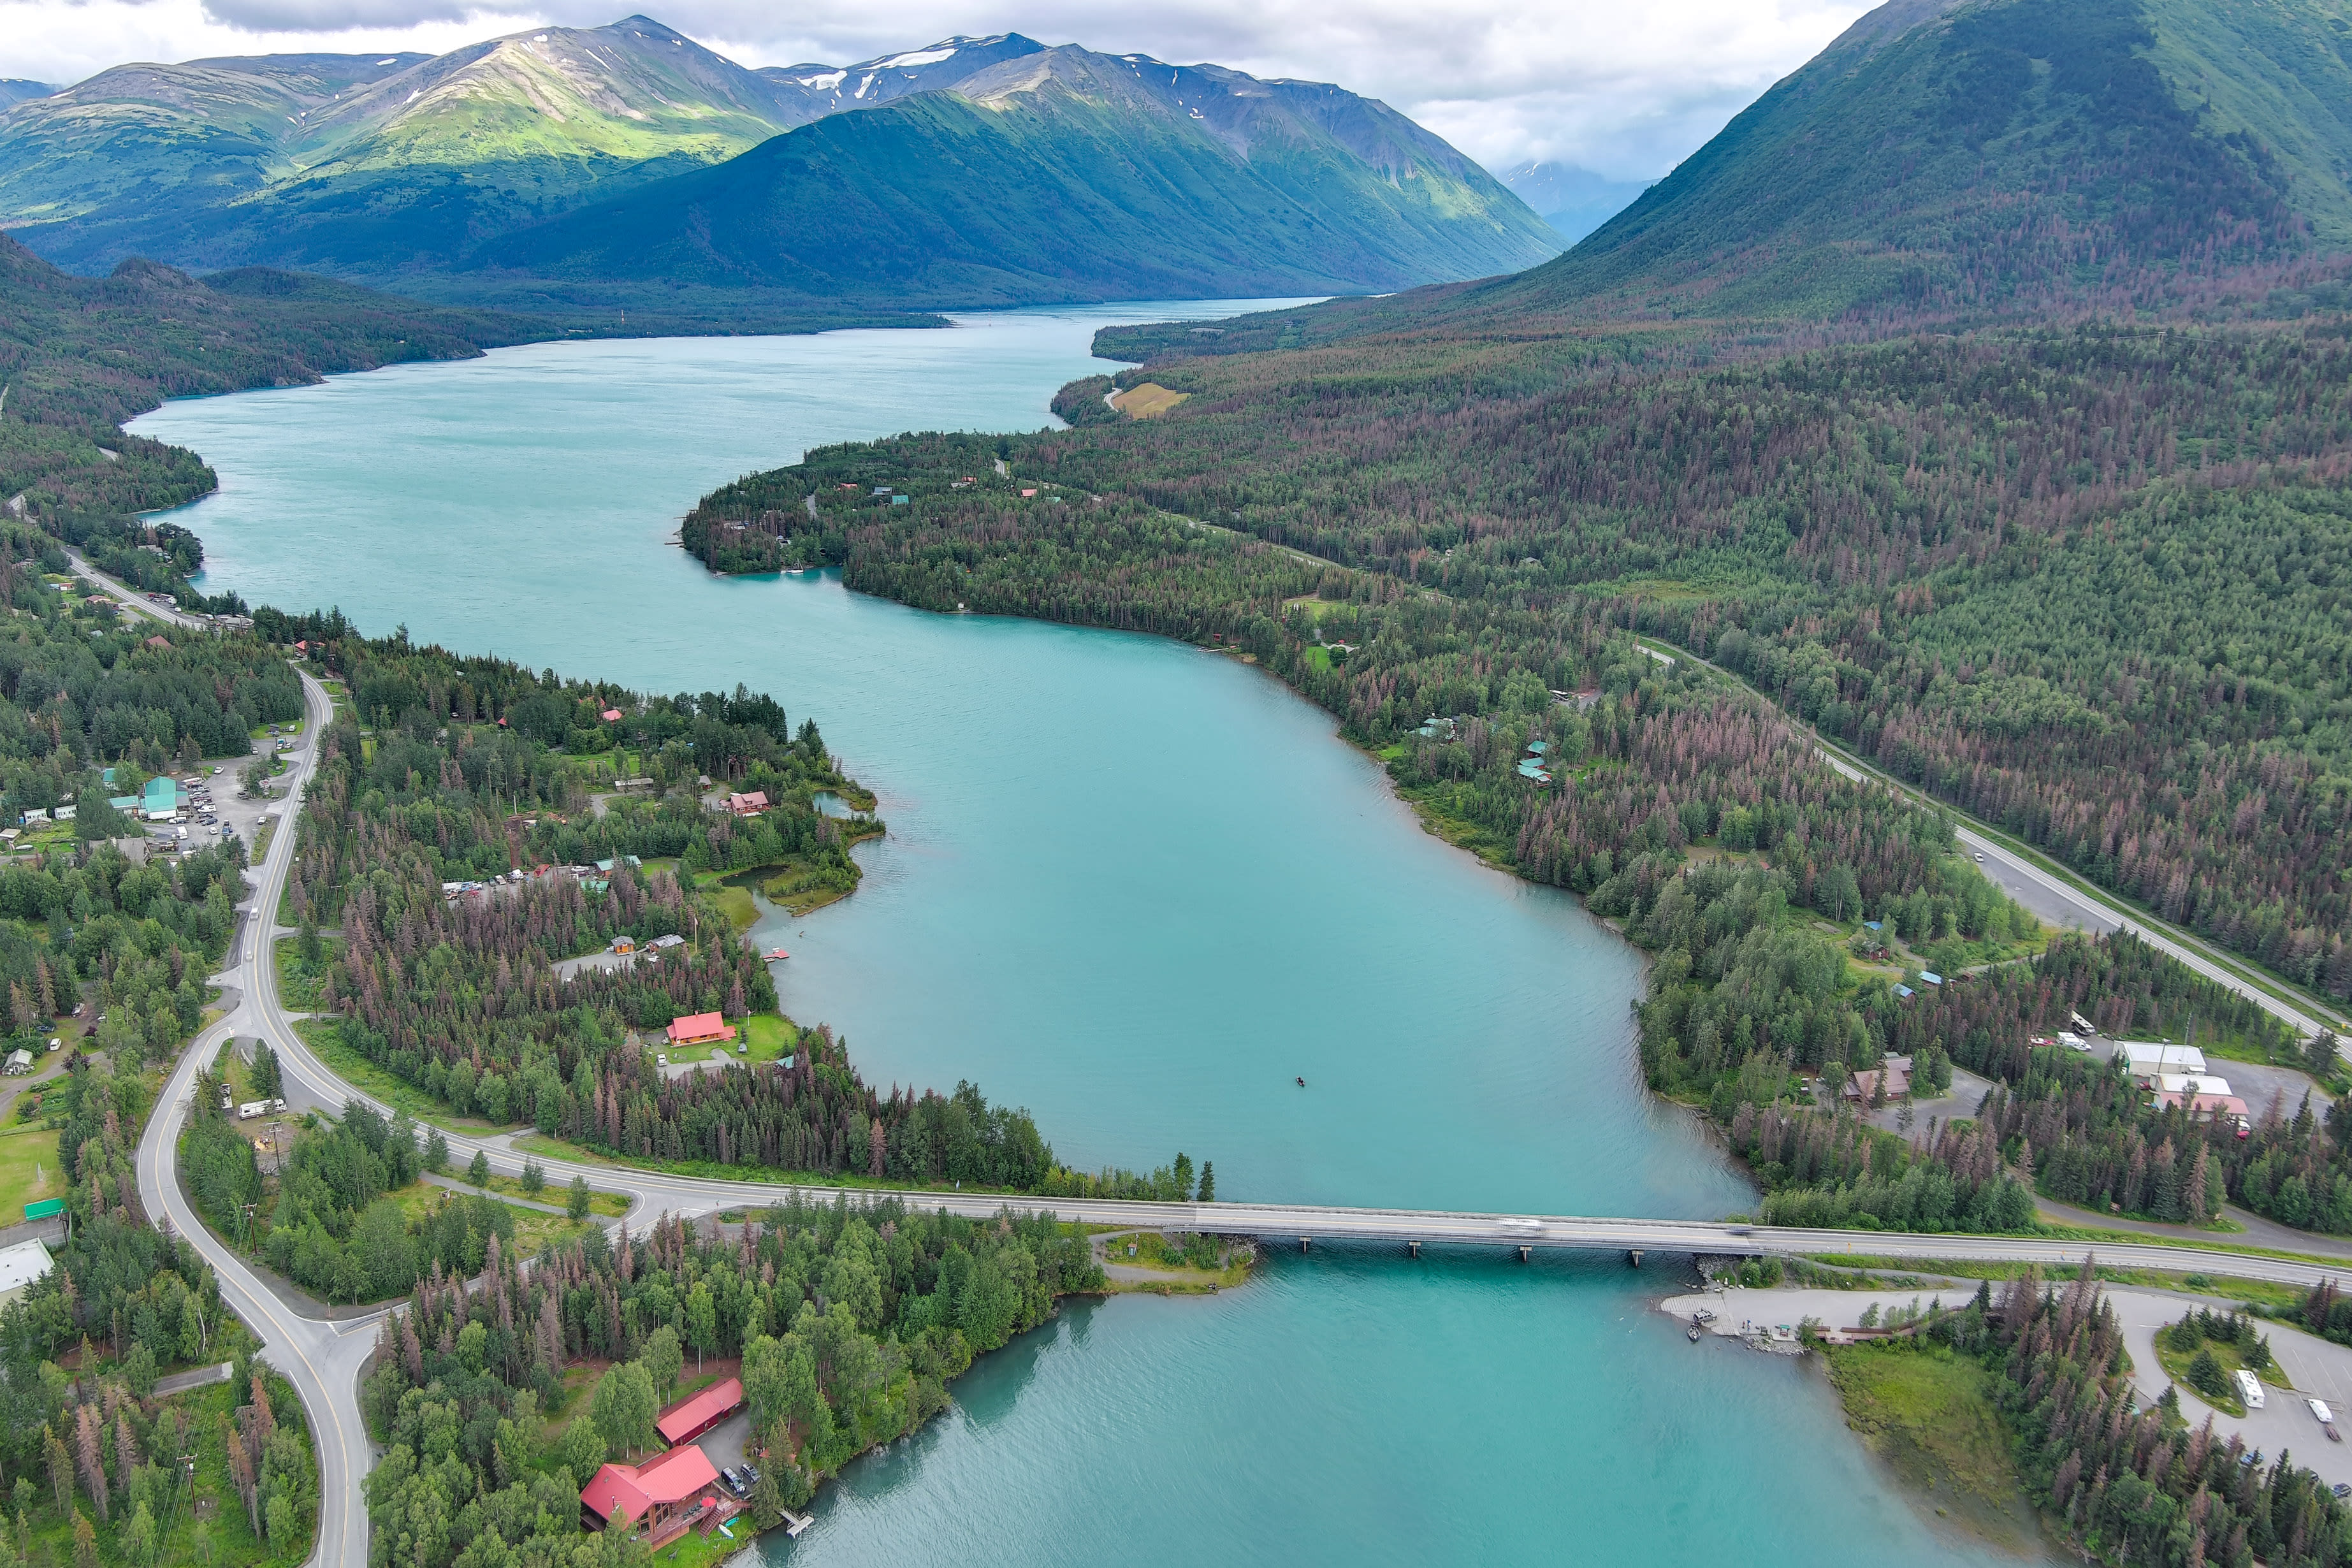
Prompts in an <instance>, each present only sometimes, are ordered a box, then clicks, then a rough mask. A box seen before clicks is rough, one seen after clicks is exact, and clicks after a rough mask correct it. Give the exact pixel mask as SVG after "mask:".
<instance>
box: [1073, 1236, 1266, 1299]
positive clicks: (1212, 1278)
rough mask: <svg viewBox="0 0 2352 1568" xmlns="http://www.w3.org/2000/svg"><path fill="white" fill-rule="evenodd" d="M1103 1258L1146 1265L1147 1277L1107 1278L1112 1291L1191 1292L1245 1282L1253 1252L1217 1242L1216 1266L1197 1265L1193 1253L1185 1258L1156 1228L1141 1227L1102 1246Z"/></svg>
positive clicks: (1126, 1265)
mask: <svg viewBox="0 0 2352 1568" xmlns="http://www.w3.org/2000/svg"><path fill="white" fill-rule="evenodd" d="M1104 1250H1105V1253H1106V1255H1107V1256H1106V1260H1107V1261H1108V1262H1110V1263H1113V1264H1116V1265H1117V1266H1118V1267H1119V1268H1144V1269H1149V1270H1150V1271H1151V1273H1152V1274H1153V1275H1154V1276H1155V1278H1153V1279H1110V1280H1108V1288H1109V1289H1111V1290H1112V1291H1114V1292H1118V1291H1145V1292H1159V1293H1162V1294H1166V1293H1170V1292H1194V1291H1215V1290H1230V1289H1234V1287H1235V1286H1237V1285H1240V1284H1243V1283H1244V1282H1245V1281H1246V1280H1247V1279H1249V1276H1250V1267H1251V1265H1252V1264H1253V1263H1254V1262H1255V1253H1254V1252H1252V1251H1251V1250H1249V1249H1248V1248H1246V1247H1228V1246H1225V1245H1223V1243H1219V1244H1218V1245H1217V1247H1216V1248H1215V1252H1216V1257H1217V1258H1218V1259H1219V1260H1220V1264H1221V1266H1220V1267H1217V1268H1202V1267H1200V1262H1199V1258H1198V1257H1197V1256H1195V1257H1193V1258H1187V1256H1186V1254H1185V1249H1184V1248H1183V1247H1181V1246H1179V1245H1178V1244H1177V1243H1176V1242H1174V1241H1171V1240H1170V1239H1169V1238H1168V1237H1165V1236H1162V1235H1160V1233H1159V1232H1157V1231H1142V1232H1139V1233H1137V1234H1134V1235H1130V1236H1128V1237H1123V1238H1121V1239H1118V1240H1113V1241H1111V1242H1109V1243H1107V1244H1106V1246H1105V1248H1104Z"/></svg>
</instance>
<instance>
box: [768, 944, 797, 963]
mask: <svg viewBox="0 0 2352 1568" xmlns="http://www.w3.org/2000/svg"><path fill="white" fill-rule="evenodd" d="M791 956H792V954H791V953H789V952H785V951H784V950H783V949H782V948H781V947H772V948H770V949H769V950H768V952H767V954H766V957H767V960H768V962H769V963H775V962H776V961H777V960H778V959H780V958H790V957H791Z"/></svg>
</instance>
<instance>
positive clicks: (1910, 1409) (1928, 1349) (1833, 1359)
mask: <svg viewBox="0 0 2352 1568" xmlns="http://www.w3.org/2000/svg"><path fill="white" fill-rule="evenodd" d="M1823 1354H1824V1355H1826V1356H1827V1357H1828V1360H1829V1368H1830V1381H1831V1382H1832V1384H1835V1385H1836V1387H1837V1391H1838V1398H1839V1399H1840V1400H1841V1401H1842V1402H1843V1405H1844V1406H1845V1418H1846V1425H1847V1426H1851V1427H1853V1430H1854V1431H1855V1432H1857V1433H1859V1434H1861V1436H1862V1438H1863V1440H1864V1442H1866V1443H1868V1444H1869V1445H1870V1447H1871V1449H1872V1451H1873V1452H1874V1453H1876V1454H1877V1455H1878V1457H1879V1458H1881V1459H1883V1460H1885V1462H1886V1463H1887V1465H1888V1466H1890V1467H1891V1468H1893V1469H1894V1470H1895V1474H1896V1475H1897V1476H1899V1477H1900V1478H1901V1479H1903V1480H1904V1481H1905V1483H1906V1484H1907V1485H1909V1486H1910V1487H1912V1488H1913V1489H1916V1491H1918V1492H1919V1493H1921V1494H1922V1496H1923V1498H1924V1499H1926V1500H1929V1501H1931V1502H1932V1503H1933V1504H1934V1506H1935V1510H1936V1512H1937V1515H1938V1516H1940V1517H1942V1518H1945V1519H1948V1520H1951V1521H1954V1522H1956V1523H1958V1524H1959V1525H1961V1526H1963V1527H1964V1528H1966V1529H1968V1530H1969V1531H1971V1532H1972V1533H1975V1534H1977V1535H1979V1536H1982V1537H1984V1538H1985V1539H1987V1540H1990V1541H1993V1542H1998V1543H2000V1544H2002V1545H2004V1546H2007V1547H2009V1548H2010V1549H2011V1550H2012V1551H2015V1550H2019V1549H2021V1548H2022V1547H2023V1546H2024V1545H2026V1544H2027V1543H2029V1542H2032V1540H2033V1539H2035V1537H2036V1536H2037V1535H2038V1534H2039V1525H2038V1523H2037V1521H2036V1520H2035V1517H2034V1512H2033V1508H2032V1503H2031V1502H2030V1501H2029V1500H2027V1498H2026V1496H2025V1493H2024V1489H2023V1488H2022V1487H2021V1484H2020V1482H2019V1479H2018V1475H2017V1466H2016V1463H2015V1461H2014V1460H2013V1459H2012V1458H2011V1448H2010V1443H2009V1437H2008V1435H2007V1434H2006V1433H2005V1432H2003V1431H2002V1429H2001V1425H2000V1415H1999V1414H1998V1412H1997V1410H1996V1408H1995V1406H1994V1405H1993V1400H1992V1394H1993V1379H1992V1375H1991V1374H1990V1373H1988V1372H1986V1371H1985V1369H1984V1368H1983V1367H1981V1366H1979V1365H1978V1364H1977V1363H1974V1362H1972V1361H1970V1360H1969V1359H1968V1358H1966V1357H1964V1356H1958V1355H1955V1354H1953V1353H1952V1352H1950V1351H1949V1350H1948V1349H1945V1348H1944V1347H1942V1346H1940V1345H1933V1344H1928V1345H1922V1344H1919V1343H1917V1342H1915V1341H1907V1340H1906V1341H1896V1342H1878V1343H1870V1344H1859V1345H1840V1346H1832V1347H1829V1348H1828V1349H1826V1350H1825V1351H1824V1352H1823Z"/></svg>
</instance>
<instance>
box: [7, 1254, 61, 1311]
mask: <svg viewBox="0 0 2352 1568" xmlns="http://www.w3.org/2000/svg"><path fill="white" fill-rule="evenodd" d="M51 1267H52V1264H51V1260H50V1258H49V1249H48V1248H47V1247H44V1246H42V1245H41V1243H40V1241H39V1240H38V1238H36V1239H34V1240H32V1241H20V1242H18V1243H17V1244H16V1246H14V1247H0V1306H5V1305H7V1304H8V1303H9V1302H11V1301H13V1300H16V1298H17V1297H19V1296H21V1295H23V1294H24V1293H25V1291H26V1288H27V1287H28V1286H30V1285H31V1284H32V1283H33V1281H35V1280H36V1279H40V1278H41V1277H42V1276H44V1275H46V1274H47V1273H48V1271H49V1269H50V1268H51Z"/></svg>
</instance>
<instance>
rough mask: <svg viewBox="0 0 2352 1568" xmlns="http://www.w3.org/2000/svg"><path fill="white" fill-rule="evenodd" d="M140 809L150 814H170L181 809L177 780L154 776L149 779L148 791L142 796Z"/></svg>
mask: <svg viewBox="0 0 2352 1568" xmlns="http://www.w3.org/2000/svg"><path fill="white" fill-rule="evenodd" d="M139 809H140V810H142V811H143V812H145V813H146V814H147V815H148V816H171V815H172V813H173V812H175V811H177V810H179V809H180V786H179V784H178V783H177V781H175V780H173V779H167V778H152V779H149V780H148V781H147V793H146V794H145V795H142V797H140V802H139Z"/></svg>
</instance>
